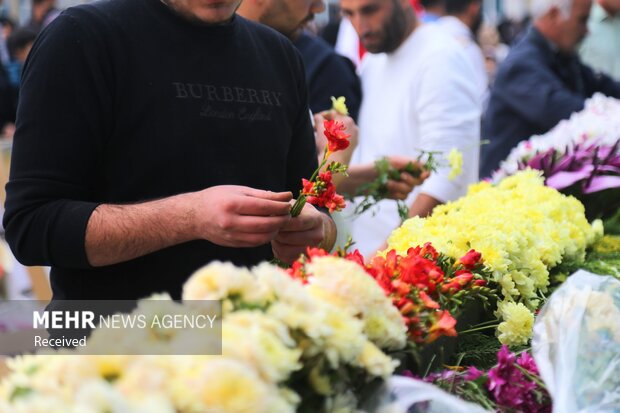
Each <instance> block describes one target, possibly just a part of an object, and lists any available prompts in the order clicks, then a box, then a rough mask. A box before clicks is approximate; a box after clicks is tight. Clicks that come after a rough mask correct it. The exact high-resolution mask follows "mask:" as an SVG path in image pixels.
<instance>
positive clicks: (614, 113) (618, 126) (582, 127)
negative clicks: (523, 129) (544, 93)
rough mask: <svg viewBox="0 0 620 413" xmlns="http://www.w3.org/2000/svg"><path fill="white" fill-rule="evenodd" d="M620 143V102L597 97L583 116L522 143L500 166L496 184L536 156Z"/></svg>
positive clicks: (600, 96)
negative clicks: (556, 151)
mask: <svg viewBox="0 0 620 413" xmlns="http://www.w3.org/2000/svg"><path fill="white" fill-rule="evenodd" d="M618 139H620V100H617V99H614V98H610V97H606V96H604V95H602V94H600V93H597V94H595V95H594V96H592V97H591V98H590V99H588V100H587V101H586V103H585V108H584V109H583V110H582V111H581V112H576V113H573V115H572V116H571V117H570V119H567V120H564V121H562V122H560V123H559V124H558V125H557V126H556V127H554V128H553V129H551V130H550V131H549V132H547V133H545V134H544V135H539V136H533V137H531V138H530V139H528V140H524V141H521V142H520V143H519V144H518V145H517V147H516V148H514V149H513V150H512V151H511V152H510V155H508V158H507V159H506V160H505V161H504V162H502V163H501V165H500V168H499V169H498V170H497V171H496V172H495V174H494V181H499V180H501V179H502V178H504V177H506V176H510V175H514V174H515V173H516V172H517V171H519V170H520V169H521V168H520V165H522V164H523V162H527V161H528V160H530V159H531V158H533V157H534V156H535V155H536V154H539V153H545V152H547V151H549V150H552V149H555V150H558V151H565V150H566V148H572V147H575V146H578V147H580V148H588V147H591V146H593V145H597V146H609V147H611V146H613V145H614V144H615V143H616V142H617V141H618Z"/></svg>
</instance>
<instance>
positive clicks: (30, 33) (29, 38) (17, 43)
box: [6, 27, 37, 59]
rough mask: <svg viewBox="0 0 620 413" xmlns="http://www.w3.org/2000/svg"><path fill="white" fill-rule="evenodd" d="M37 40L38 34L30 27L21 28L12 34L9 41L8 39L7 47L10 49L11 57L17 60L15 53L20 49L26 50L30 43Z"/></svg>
mask: <svg viewBox="0 0 620 413" xmlns="http://www.w3.org/2000/svg"><path fill="white" fill-rule="evenodd" d="M36 38H37V32H36V31H34V30H32V29H31V28H29V27H19V28H17V29H15V30H14V31H13V33H11V35H10V36H9V38H8V39H6V47H7V49H9V55H10V56H11V58H12V59H14V58H15V53H17V51H18V50H19V49H22V48H24V47H25V46H27V45H28V44H29V43H32V42H34V39H36Z"/></svg>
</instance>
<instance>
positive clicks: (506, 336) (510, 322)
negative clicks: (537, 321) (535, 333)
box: [497, 302, 534, 346]
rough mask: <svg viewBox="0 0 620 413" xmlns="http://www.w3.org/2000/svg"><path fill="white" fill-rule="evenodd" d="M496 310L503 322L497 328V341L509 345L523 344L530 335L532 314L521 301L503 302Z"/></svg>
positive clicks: (532, 320) (532, 323) (532, 324)
mask: <svg viewBox="0 0 620 413" xmlns="http://www.w3.org/2000/svg"><path fill="white" fill-rule="evenodd" d="M498 312H499V313H500V314H501V317H502V319H503V320H504V321H503V322H501V323H500V325H499V327H498V328H497V330H498V332H499V336H498V338H499V341H500V343H502V344H507V345H509V346H516V345H523V344H527V342H528V341H529V340H530V338H531V337H532V327H533V326H534V314H532V312H531V311H530V310H528V309H527V307H526V306H524V305H523V304H521V303H513V302H503V303H500V304H499V308H498Z"/></svg>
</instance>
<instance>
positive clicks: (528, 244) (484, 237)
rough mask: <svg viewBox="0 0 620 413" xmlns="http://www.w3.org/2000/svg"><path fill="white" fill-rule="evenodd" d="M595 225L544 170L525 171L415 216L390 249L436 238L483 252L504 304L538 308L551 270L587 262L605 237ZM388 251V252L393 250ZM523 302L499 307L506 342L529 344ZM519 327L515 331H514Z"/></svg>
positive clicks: (446, 249) (453, 253) (459, 249)
mask: <svg viewBox="0 0 620 413" xmlns="http://www.w3.org/2000/svg"><path fill="white" fill-rule="evenodd" d="M595 228H599V230H600V231H601V232H602V227H600V223H598V224H597V225H595V227H593V226H591V225H590V224H589V223H588V221H587V220H586V217H585V214H584V207H583V205H582V204H581V203H580V202H579V201H577V200H576V199H575V198H573V197H567V196H564V195H562V194H560V193H559V192H558V191H556V190H555V189H553V188H550V187H547V186H545V185H544V184H543V178H542V176H541V173H540V172H538V171H533V170H525V171H522V172H519V173H517V174H515V175H514V176H511V177H508V178H506V179H504V180H503V181H502V182H500V183H499V184H497V185H492V184H490V183H488V182H481V183H479V184H476V185H472V186H470V189H469V192H468V194H467V196H465V197H463V198H461V199H459V200H457V201H455V202H452V203H448V204H446V205H441V206H438V207H437V208H435V210H434V212H433V214H432V215H431V216H430V217H428V218H425V219H422V218H411V219H410V220H408V221H406V222H405V223H404V224H403V225H402V226H401V227H400V228H399V229H397V230H395V231H394V232H393V233H392V235H391V236H390V238H389V240H388V250H387V251H389V250H391V249H395V250H396V251H397V252H398V253H404V252H405V251H407V250H408V249H409V248H410V247H411V246H414V245H423V244H424V243H426V242H431V243H432V244H433V246H434V247H435V248H437V250H438V251H440V252H442V253H444V254H446V255H448V256H449V257H452V258H454V259H457V258H459V257H462V256H463V255H465V254H466V253H467V252H468V251H469V250H470V249H472V248H473V249H475V250H476V251H479V252H480V253H481V254H482V256H483V257H484V261H485V265H486V267H487V268H488V269H489V270H490V272H491V278H490V279H491V280H492V281H494V282H496V283H497V284H498V285H499V289H498V290H499V291H498V293H499V295H500V296H501V297H502V301H504V302H505V303H511V302H514V303H521V304H522V305H523V306H524V307H525V309H527V310H528V311H529V312H530V313H531V312H533V311H534V310H536V309H537V308H538V306H539V304H540V299H541V298H542V297H543V294H544V293H545V292H546V291H547V288H548V286H549V270H550V269H551V268H553V267H555V266H556V265H558V264H560V263H561V262H563V261H576V262H582V261H583V260H584V258H585V252H586V247H588V246H589V245H591V244H592V243H593V242H594V241H595V239H596V238H597V237H598V236H600V235H602V234H601V233H599V231H597V230H595ZM387 251H386V252H387ZM524 307H521V306H516V307H515V306H506V305H504V306H502V305H500V308H499V311H498V312H497V313H498V314H497V315H498V316H500V317H501V316H505V317H506V318H505V319H504V324H502V325H500V331H501V335H500V338H501V340H502V342H504V343H506V344H524V343H525V342H526V341H527V340H526V336H525V335H524V334H523V332H524V331H527V329H528V326H531V318H532V317H531V315H530V316H525V314H524V312H523V310H524ZM515 329H516V330H515Z"/></svg>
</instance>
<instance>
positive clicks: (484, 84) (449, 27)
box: [438, 16, 489, 107]
mask: <svg viewBox="0 0 620 413" xmlns="http://www.w3.org/2000/svg"><path fill="white" fill-rule="evenodd" d="M438 24H439V26H440V27H441V28H443V29H444V30H445V31H446V33H448V34H450V36H452V37H453V38H454V39H455V40H456V42H457V43H458V44H459V45H461V47H462V48H463V51H464V52H465V54H466V55H467V58H468V59H469V62H470V63H471V65H472V67H473V69H474V74H475V75H476V76H475V82H476V85H477V87H478V91H479V93H480V96H481V99H482V100H481V101H482V102H483V107H485V106H486V102H487V100H488V97H489V76H488V74H487V70H486V67H485V64H484V55H483V54H482V50H481V49H480V46H478V43H476V39H475V38H474V35H473V33H472V32H471V30H470V29H469V27H467V25H465V23H463V22H462V21H461V20H459V19H458V18H456V17H454V16H444V17H442V18H440V19H439V21H438Z"/></svg>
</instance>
